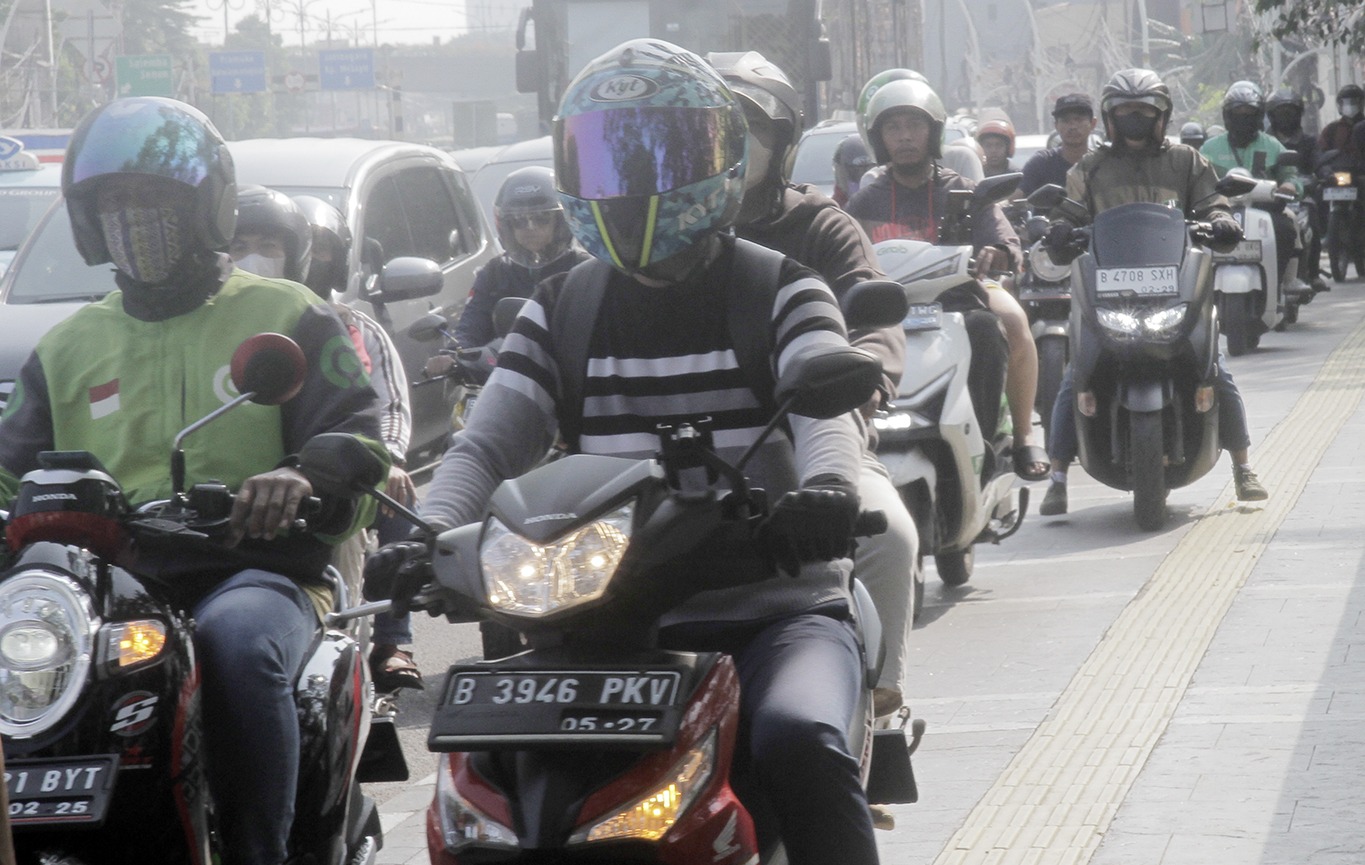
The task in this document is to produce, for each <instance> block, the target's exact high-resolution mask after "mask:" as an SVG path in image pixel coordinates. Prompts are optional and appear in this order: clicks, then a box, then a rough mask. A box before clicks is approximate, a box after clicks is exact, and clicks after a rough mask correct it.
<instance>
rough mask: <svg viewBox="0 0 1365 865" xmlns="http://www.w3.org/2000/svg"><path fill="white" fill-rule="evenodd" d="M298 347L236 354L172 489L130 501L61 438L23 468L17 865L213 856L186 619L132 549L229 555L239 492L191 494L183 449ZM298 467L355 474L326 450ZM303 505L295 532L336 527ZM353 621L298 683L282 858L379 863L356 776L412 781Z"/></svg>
mask: <svg viewBox="0 0 1365 865" xmlns="http://www.w3.org/2000/svg"><path fill="white" fill-rule="evenodd" d="M294 356H297V357H298V358H300V359H301V358H302V353H301V352H300V351H299V349H298V347H297V345H294V343H293V341H292V340H289V339H288V338H287V337H283V336H280V335H278V334H264V335H260V336H257V337H253V338H252V339H250V340H247V342H245V343H243V345H242V347H241V348H239V349H238V352H237V354H236V355H235V356H234V360H233V365H232V369H233V373H234V374H233V383H234V384H235V385H236V387H237V388H238V390H239V391H240V393H241V394H242V396H241V397H239V398H238V399H236V400H235V401H233V402H232V403H229V404H228V405H227V406H225V407H224V408H222V409H219V410H218V411H216V412H214V413H213V414H211V415H209V416H208V417H206V418H204V419H202V420H200V421H198V422H196V423H195V424H193V425H191V426H190V427H188V428H187V429H185V430H184V431H183V432H181V434H180V435H179V437H178V438H177V441H176V450H175V452H174V453H173V454H172V459H171V465H172V476H173V478H174V481H175V483H174V486H175V494H174V495H173V497H172V498H171V499H168V500H164V501H156V502H149V503H146V504H143V505H142V506H140V507H137V508H132V507H130V506H129V505H128V504H127V502H126V501H125V499H124V496H123V492H122V491H121V489H120V488H119V486H118V484H117V483H116V482H115V481H114V479H113V478H112V477H110V476H109V474H108V473H107V472H105V470H104V469H103V467H102V466H101V465H100V463H99V461H98V460H97V459H96V458H95V456H94V455H93V454H90V453H87V452H85V451H53V452H45V453H43V454H40V455H39V466H40V467H39V468H38V469H36V470H34V471H31V472H29V473H27V474H25V475H24V476H23V478H22V479H21V483H20V489H19V493H18V496H17V497H16V499H15V507H14V510H13V512H12V513H10V514H3V513H0V516H2V517H3V519H4V523H5V538H6V544H7V546H8V549H9V553H10V554H9V556H8V557H7V567H6V568H5V570H4V571H3V572H0V604H3V607H0V619H3V633H4V636H3V637H0V732H2V733H3V734H4V750H5V779H6V782H7V788H8V793H9V819H10V823H11V825H12V826H13V830H14V843H15V848H16V851H17V853H18V861H19V862H21V863H37V862H44V863H46V862H54V863H55V862H60V863H63V865H80V863H128V865H134V863H137V865H144V863H148V862H152V863H160V862H167V863H178V865H179V863H193V865H208V863H210V862H214V861H218V859H219V858H220V854H221V839H220V838H219V837H218V835H217V831H216V820H215V811H214V804H213V801H212V797H211V795H210V793H209V789H208V785H207V778H206V776H205V765H204V750H203V745H202V732H201V721H200V718H201V702H200V692H199V684H200V678H199V668H198V666H197V664H196V661H195V652H194V645H193V642H192V639H191V637H192V633H193V629H194V622H193V621H192V619H191V617H190V615H189V614H188V613H187V612H186V611H185V610H184V609H182V608H181V607H179V606H178V605H177V604H176V603H175V602H174V601H173V600H171V599H170V598H169V597H168V593H167V589H166V587H165V586H164V585H162V584H160V583H158V582H157V581H156V580H155V579H153V578H151V577H148V576H145V575H143V574H142V573H140V572H139V571H138V569H137V567H136V561H135V560H134V559H132V558H131V556H130V553H133V552H135V551H137V550H139V549H142V550H145V549H150V548H153V547H155V548H158V549H160V550H163V551H164V550H171V551H178V550H184V551H186V552H187V553H188V552H189V551H191V550H193V551H196V552H198V553H205V552H207V553H210V554H211V553H212V552H213V551H214V550H221V549H222V547H221V544H222V542H223V541H224V539H225V537H226V534H227V531H228V515H229V513H230V512H231V509H232V504H233V498H234V496H233V494H232V492H231V491H230V490H228V489H227V488H226V487H225V486H223V485H222V484H219V483H217V482H207V483H199V484H195V485H194V486H193V487H191V488H190V489H189V490H188V491H183V484H184V452H183V450H180V448H179V445H180V442H181V441H183V440H184V438H185V437H186V436H187V435H189V434H191V433H193V432H194V431H195V430H197V429H199V428H201V427H202V426H204V425H205V424H207V423H208V422H210V421H212V420H213V419H215V418H216V417H219V416H221V415H222V414H223V413H225V412H226V411H229V410H231V409H233V408H235V407H236V406H238V405H241V404H243V403H244V402H246V401H248V400H250V401H255V402H258V403H263V404H279V403H282V402H284V401H285V400H287V399H288V397H289V396H292V394H293V393H294V392H296V391H297V390H298V383H301V382H302V379H303V375H304V372H303V370H302V368H301V363H299V364H296V363H294V362H293V361H292V360H291V358H292V357H294ZM243 370H244V371H245V373H244V374H242V373H241V371H243ZM357 444H359V442H357ZM301 468H302V469H303V470H304V471H306V472H313V473H317V472H319V471H320V472H322V473H324V474H337V473H341V474H346V473H347V470H346V467H344V466H338V465H336V464H335V463H331V462H329V461H327V460H326V459H317V458H315V459H312V460H304V461H303V465H302V466H301ZM380 468H381V473H382V466H381V467H380ZM374 482H378V479H374ZM339 510H340V512H341V513H343V514H344V513H349V510H348V509H347V508H345V507H342V508H340V509H339ZM301 513H304V514H305V516H304V517H302V518H300V520H298V521H297V522H296V524H295V530H299V531H306V530H317V531H324V532H325V531H329V530H331V531H335V528H329V527H330V526H331V525H333V524H335V523H336V522H337V520H338V519H339V516H338V515H337V514H336V512H335V511H333V510H332V509H331V508H329V507H328V505H327V503H326V502H324V501H320V500H318V499H310V500H308V501H307V502H306V503H305V507H304V508H303V509H301ZM326 577H327V579H328V580H329V581H330V582H331V588H332V589H333V592H334V597H335V598H336V604H335V608H334V610H335V612H340V611H342V610H344V609H345V608H346V607H347V606H348V604H349V602H350V600H351V599H358V598H359V588H360V587H359V586H358V585H347V584H346V583H345V581H344V580H343V579H342V578H341V576H340V574H339V573H337V572H336V571H335V570H333V569H329V570H328V572H327V575H326ZM348 621H350V624H349V625H343V624H342V623H340V622H333V621H329V622H328V624H327V626H325V627H323V628H320V629H319V631H318V633H317V635H316V637H315V639H314V643H313V646H312V648H311V650H310V652H309V654H308V657H307V660H306V661H305V662H304V665H303V667H302V668H301V672H300V674H299V677H298V680H297V684H296V686H295V697H296V700H297V703H298V709H299V723H300V736H301V742H300V745H301V747H300V752H301V755H300V756H301V761H300V767H299V780H298V793H297V799H296V817H295V820H294V825H293V830H292V834H291V836H290V840H289V851H290V855H291V856H294V857H297V858H298V859H299V860H300V861H303V860H307V861H313V862H317V863H319V865H321V863H329V865H367V863H372V862H373V861H374V858H375V854H376V852H377V851H378V849H379V848H380V846H382V844H383V832H382V829H381V825H380V820H379V814H378V811H377V810H376V808H375V803H374V801H373V800H372V799H370V798H369V797H368V796H366V795H364V794H363V792H362V791H361V787H360V783H361V782H362V781H370V780H381V779H387V780H406V779H407V768H406V764H405V763H404V761H403V755H402V750H401V748H398V739H397V736H396V735H391V736H390V737H389V738H388V739H387V740H386V741H381V740H384V737H383V736H382V735H377V734H376V732H375V730H376V727H378V726H383V725H384V724H385V723H387V725H388V727H389V728H390V729H389V732H390V733H392V718H391V717H385V718H384V720H381V721H380V722H379V723H378V724H376V725H374V726H372V714H373V713H374V712H376V711H378V707H377V706H375V705H374V703H373V701H374V695H373V688H372V686H371V684H370V681H369V665H368V664H367V663H366V662H365V657H366V655H367V652H368V645H367V642H368V639H369V637H368V623H367V622H364V621H357V620H348ZM381 714H382V713H381ZM385 747H388V748H391V749H394V750H388V751H386V750H385ZM246 758H247V759H249V758H250V757H249V755H247V756H246Z"/></svg>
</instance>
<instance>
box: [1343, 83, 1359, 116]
mask: <svg viewBox="0 0 1365 865" xmlns="http://www.w3.org/2000/svg"><path fill="white" fill-rule="evenodd" d="M1343 103H1344V104H1343ZM1362 103H1365V90H1361V89H1360V85H1359V84H1347V85H1346V86H1345V87H1343V88H1341V89H1340V90H1338V91H1337V110H1338V111H1340V112H1341V113H1342V114H1343V115H1344V116H1349V117H1359V116H1360V110H1361V106H1362ZM1348 106H1349V107H1350V108H1351V109H1352V110H1351V111H1347V110H1346V108H1347V107H1348Z"/></svg>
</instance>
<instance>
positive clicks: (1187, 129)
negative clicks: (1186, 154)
mask: <svg viewBox="0 0 1365 865" xmlns="http://www.w3.org/2000/svg"><path fill="white" fill-rule="evenodd" d="M1205 141H1208V136H1206V135H1205V134H1204V127H1202V126H1200V125H1199V124H1198V123H1195V122H1194V121H1193V120H1191V121H1190V122H1188V123H1186V124H1185V125H1184V126H1182V127H1180V143H1181V144H1188V145H1189V146H1190V147H1193V148H1194V149H1195V150H1198V149H1199V148H1201V147H1203V146H1204V142H1205Z"/></svg>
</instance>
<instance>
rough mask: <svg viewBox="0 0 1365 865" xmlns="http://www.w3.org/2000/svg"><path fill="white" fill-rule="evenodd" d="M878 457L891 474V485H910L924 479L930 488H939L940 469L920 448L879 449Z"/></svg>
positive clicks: (897, 486)
mask: <svg viewBox="0 0 1365 865" xmlns="http://www.w3.org/2000/svg"><path fill="white" fill-rule="evenodd" d="M877 459H878V461H880V462H881V464H882V465H883V466H885V467H886V473H887V474H889V475H890V476H891V485H892V486H894V487H895V488H896V489H901V488H902V487H906V486H909V485H910V484H912V483H914V482H915V481H917V480H920V479H923V480H924V482H925V484H927V485H928V487H929V489H931V490H933V489H937V488H938V470H937V469H935V468H934V463H933V461H932V460H930V459H929V458H928V457H926V456H925V455H924V452H923V451H922V450H920V449H919V448H917V447H915V448H909V449H907V450H895V451H879V452H878V453H877Z"/></svg>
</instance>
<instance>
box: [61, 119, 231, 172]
mask: <svg viewBox="0 0 1365 865" xmlns="http://www.w3.org/2000/svg"><path fill="white" fill-rule="evenodd" d="M221 146H222V142H221V141H219V140H218V139H217V138H216V137H215V135H214V133H213V131H212V127H210V126H207V124H205V123H204V122H202V121H198V120H196V119H195V118H193V117H191V116H189V115H188V114H186V113H185V112H183V111H181V110H178V109H177V108H175V107H174V106H171V105H161V104H158V103H156V102H154V101H152V100H141V99H140V100H130V101H129V103H128V104H127V107H126V109H125V108H124V107H123V106H121V105H120V104H119V103H118V102H115V103H113V104H112V105H110V106H109V108H108V109H106V110H105V111H104V113H103V114H102V115H101V116H99V117H98V118H96V120H95V122H94V124H93V125H91V127H90V129H89V130H88V131H87V132H86V135H85V139H84V141H82V142H81V146H80V147H79V149H78V150H77V151H76V152H75V153H74V154H70V153H69V154H68V157H67V158H68V160H69V162H70V163H71V164H70V168H69V169H67V171H68V174H67V176H68V177H70V178H71V180H70V183H71V185H75V184H77V183H80V182H81V181H83V180H89V179H90V178H92V177H99V176H102V175H106V174H119V173H136V174H152V175H155V176H157V177H165V178H168V179H170V180H177V181H179V182H181V183H184V184H188V185H189V186H192V187H197V186H199V184H200V183H202V182H203V181H204V178H206V177H208V175H209V173H210V171H211V170H212V166H213V165H215V164H216V163H217V162H218V161H219V156H218V148H219V147H221Z"/></svg>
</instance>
